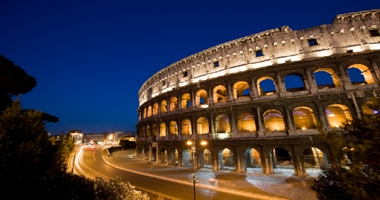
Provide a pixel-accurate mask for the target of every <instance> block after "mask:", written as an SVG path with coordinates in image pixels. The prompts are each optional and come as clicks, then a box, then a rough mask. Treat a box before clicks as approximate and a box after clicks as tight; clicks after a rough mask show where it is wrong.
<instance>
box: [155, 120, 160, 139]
mask: <svg viewBox="0 0 380 200" xmlns="http://www.w3.org/2000/svg"><path fill="white" fill-rule="evenodd" d="M160 125H161V124H160V123H158V124H156V126H157V135H156V141H158V140H159V139H160Z"/></svg>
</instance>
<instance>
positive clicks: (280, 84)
mask: <svg viewBox="0 0 380 200" xmlns="http://www.w3.org/2000/svg"><path fill="white" fill-rule="evenodd" d="M276 78H277V84H278V89H279V92H280V93H281V92H286V88H285V86H284V83H283V81H282V79H281V76H280V74H279V73H277V72H276Z"/></svg>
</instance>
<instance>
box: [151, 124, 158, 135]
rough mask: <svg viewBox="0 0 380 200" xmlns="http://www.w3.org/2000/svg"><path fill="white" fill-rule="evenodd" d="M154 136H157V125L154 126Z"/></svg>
mask: <svg viewBox="0 0 380 200" xmlns="http://www.w3.org/2000/svg"><path fill="white" fill-rule="evenodd" d="M152 136H157V125H156V124H153V125H152Z"/></svg>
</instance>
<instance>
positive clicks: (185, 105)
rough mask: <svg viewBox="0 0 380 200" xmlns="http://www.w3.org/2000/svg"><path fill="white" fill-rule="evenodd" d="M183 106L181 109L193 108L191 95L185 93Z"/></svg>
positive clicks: (182, 100) (182, 98)
mask: <svg viewBox="0 0 380 200" xmlns="http://www.w3.org/2000/svg"><path fill="white" fill-rule="evenodd" d="M181 104H182V105H181V106H182V107H181V108H188V107H190V106H191V97H190V94H189V93H185V94H184V95H182V97H181Z"/></svg>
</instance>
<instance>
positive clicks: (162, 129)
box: [160, 123, 166, 137]
mask: <svg viewBox="0 0 380 200" xmlns="http://www.w3.org/2000/svg"><path fill="white" fill-rule="evenodd" d="M165 136H166V124H165V123H161V124H160V137H165Z"/></svg>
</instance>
